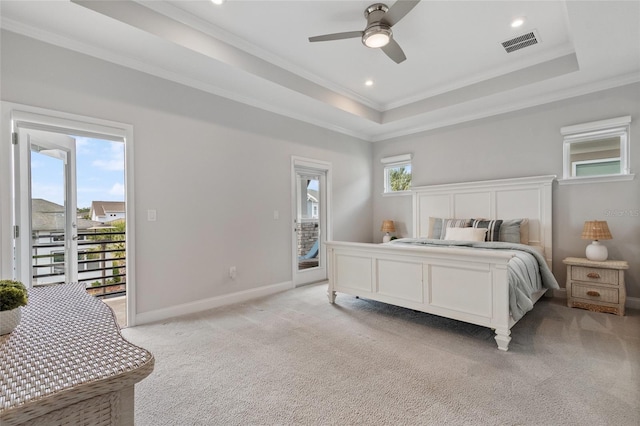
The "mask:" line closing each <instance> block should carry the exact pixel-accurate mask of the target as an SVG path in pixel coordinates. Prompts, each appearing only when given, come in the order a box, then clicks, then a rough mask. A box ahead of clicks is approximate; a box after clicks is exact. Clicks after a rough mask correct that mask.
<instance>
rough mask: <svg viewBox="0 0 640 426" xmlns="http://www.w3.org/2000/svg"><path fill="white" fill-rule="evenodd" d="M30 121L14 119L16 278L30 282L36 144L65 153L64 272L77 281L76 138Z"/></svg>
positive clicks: (67, 278) (30, 283) (28, 283)
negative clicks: (16, 132) (32, 183)
mask: <svg viewBox="0 0 640 426" xmlns="http://www.w3.org/2000/svg"><path fill="white" fill-rule="evenodd" d="M30 124H34V123H30V122H26V121H20V120H16V121H15V122H14V127H17V130H18V140H17V141H18V143H17V146H16V145H15V143H16V141H15V140H14V141H13V142H14V148H15V150H14V153H15V155H14V162H15V164H16V168H17V169H18V168H19V175H16V176H15V177H16V179H15V182H14V185H15V193H16V194H21V195H20V196H18V197H16V198H15V200H16V201H15V206H14V210H15V213H14V224H15V225H17V226H18V229H19V230H20V232H19V235H17V236H14V237H15V248H16V252H17V253H19V254H20V255H19V256H16V274H15V275H16V277H17V279H18V280H19V281H21V282H23V283H25V284H27V285H28V286H31V285H32V282H31V279H32V277H33V261H32V259H31V257H32V253H33V251H32V250H33V249H32V244H31V233H32V231H33V229H32V220H31V214H32V211H31V199H32V195H31V194H32V191H31V186H32V185H31V157H32V155H33V154H32V146H33V145H37V146H40V147H44V148H49V149H52V150H56V151H62V152H63V153H64V154H62V155H61V156H60V157H61V158H60V159H61V160H62V161H63V162H64V207H65V216H64V217H65V225H64V230H65V233H64V235H65V241H64V253H65V259H66V261H65V262H64V265H65V272H64V275H65V281H68V282H75V281H77V280H78V263H77V262H74V261H73V259H78V241H77V238H78V235H77V234H78V231H77V219H76V217H77V210H78V209H77V198H76V186H77V185H76V146H75V139H74V138H72V137H69V136H67V135H64V134H61V133H52V132H47V131H43V130H34V129H33V128H32V127H29V125H30ZM43 152H44V151H43ZM45 155H47V154H45ZM56 157H57V156H56ZM23 166H24V167H23ZM27 259H28V261H27Z"/></svg>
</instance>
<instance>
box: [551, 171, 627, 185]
mask: <svg viewBox="0 0 640 426" xmlns="http://www.w3.org/2000/svg"><path fill="white" fill-rule="evenodd" d="M634 177H635V174H633V173H630V174H628V175H612V176H585V177H578V178H570V179H558V185H573V184H579V183H602V182H621V181H628V180H633V178H634Z"/></svg>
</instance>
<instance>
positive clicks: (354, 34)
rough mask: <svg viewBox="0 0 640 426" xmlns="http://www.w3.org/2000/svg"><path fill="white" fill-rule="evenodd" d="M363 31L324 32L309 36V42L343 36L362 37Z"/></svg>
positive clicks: (338, 38) (337, 38)
mask: <svg viewBox="0 0 640 426" xmlns="http://www.w3.org/2000/svg"><path fill="white" fill-rule="evenodd" d="M363 33H364V31H348V32H346V33H334V34H325V35H319V36H315V37H309V41H310V42H312V43H313V42H314V41H331V40H342V39H345V38H356V37H362V34H363Z"/></svg>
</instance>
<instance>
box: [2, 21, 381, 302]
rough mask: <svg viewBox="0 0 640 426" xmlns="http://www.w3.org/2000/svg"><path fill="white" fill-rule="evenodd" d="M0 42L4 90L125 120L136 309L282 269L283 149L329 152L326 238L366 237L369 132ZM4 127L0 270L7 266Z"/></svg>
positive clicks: (281, 274)
mask: <svg viewBox="0 0 640 426" xmlns="http://www.w3.org/2000/svg"><path fill="white" fill-rule="evenodd" d="M1 43H2V45H1V50H2V69H1V86H2V100H3V101H8V102H15V103H20V104H25V105H30V106H37V107H43V108H48V109H52V110H58V111H63V112H68V113H73V114H79V115H85V116H90V117H97V118H101V119H105V120H112V121H116V122H122V123H129V124H132V125H133V126H134V160H135V199H136V201H135V211H136V214H137V217H136V218H135V224H136V268H137V269H136V275H137V276H136V288H137V312H138V313H139V314H140V313H145V312H148V311H153V310H157V309H161V308H165V307H169V306H173V305H177V304H181V303H188V302H193V301H197V300H200V299H205V298H210V297H215V296H220V295H224V294H230V293H233V292H237V291H242V290H247V289H250V288H255V287H260V286H264V285H269V284H277V283H283V282H287V281H290V280H291V279H292V247H291V246H292V234H291V233H292V229H293V228H292V226H291V224H292V217H291V156H292V155H296V156H302V157H307V158H313V159H317V160H323V161H329V162H331V163H332V166H333V200H332V203H333V204H332V206H333V211H332V213H333V232H334V238H335V239H340V240H351V241H369V240H370V239H371V227H372V222H371V217H372V211H373V208H372V201H371V192H372V191H371V174H372V169H371V153H372V145H371V144H370V143H369V142H365V141H362V140H358V139H355V138H352V137H348V136H344V135H341V134H338V133H334V132H331V131H328V130H325V129H321V128H318V127H315V126H311V125H308V124H305V123H301V122H299V121H296V120H291V119H287V118H284V117H282V116H278V115H275V114H271V113H268V112H265V111H262V110H258V109H255V108H251V107H248V106H246V105H242V104H239V103H236V102H233V101H229V100H226V99H223V98H220V97H217V96H213V95H210V94H207V93H204V92H201V91H198V90H194V89H191V88H188V87H185V86H181V85H179V84H174V83H171V82H168V81H165V80H162V79H159V78H155V77H152V76H150V75H147V74H144V73H140V72H137V71H132V70H130V69H127V68H124V67H121V66H117V65H113V64H110V63H107V62H104V61H101V60H98V59H95V58H92V57H89V56H86V55H82V54H78V53H75V52H71V51H69V50H65V49H60V48H57V47H53V46H51V45H47V44H45V43H42V42H38V41H35V40H33V39H30V38H26V37H23V36H19V35H16V34H13V33H10V32H3V33H2V39H1ZM3 118H4V119H5V120H6V119H7V117H3ZM5 127H6V123H5ZM5 127H3V128H5ZM7 137H8V133H7V134H4V133H3V134H2V141H3V144H2V148H1V149H2V151H1V154H2V155H1V160H0V177H1V179H0V181H2V183H1V184H0V214H1V215H2V217H1V218H0V219H1V223H2V230H3V233H2V246H1V247H2V259H3V261H2V264H1V266H2V269H0V276H3V277H4V276H11V273H10V269H9V265H10V255H9V252H10V244H11V243H10V239H9V237H8V236H9V230H10V229H9V226H10V223H11V221H10V215H11V210H10V204H11V202H10V193H9V191H10V186H9V183H8V182H9V180H10V170H9V169H10V150H9V144H8V143H7V141H8V139H7ZM147 209H157V214H158V221H157V222H147V221H146V211H147ZM274 210H278V211H279V213H280V219H279V220H277V221H276V220H274V219H273V216H274V214H273V212H274ZM231 265H235V266H236V267H237V271H238V278H237V279H236V281H231V280H229V278H228V270H229V267H230V266H231Z"/></svg>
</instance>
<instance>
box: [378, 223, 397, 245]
mask: <svg viewBox="0 0 640 426" xmlns="http://www.w3.org/2000/svg"><path fill="white" fill-rule="evenodd" d="M380 230H381V231H382V232H384V233H385V234H384V237H382V242H383V243H388V242H389V241H391V235H389V232H396V227H395V225H394V224H393V221H392V220H383V221H382V228H380Z"/></svg>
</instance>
